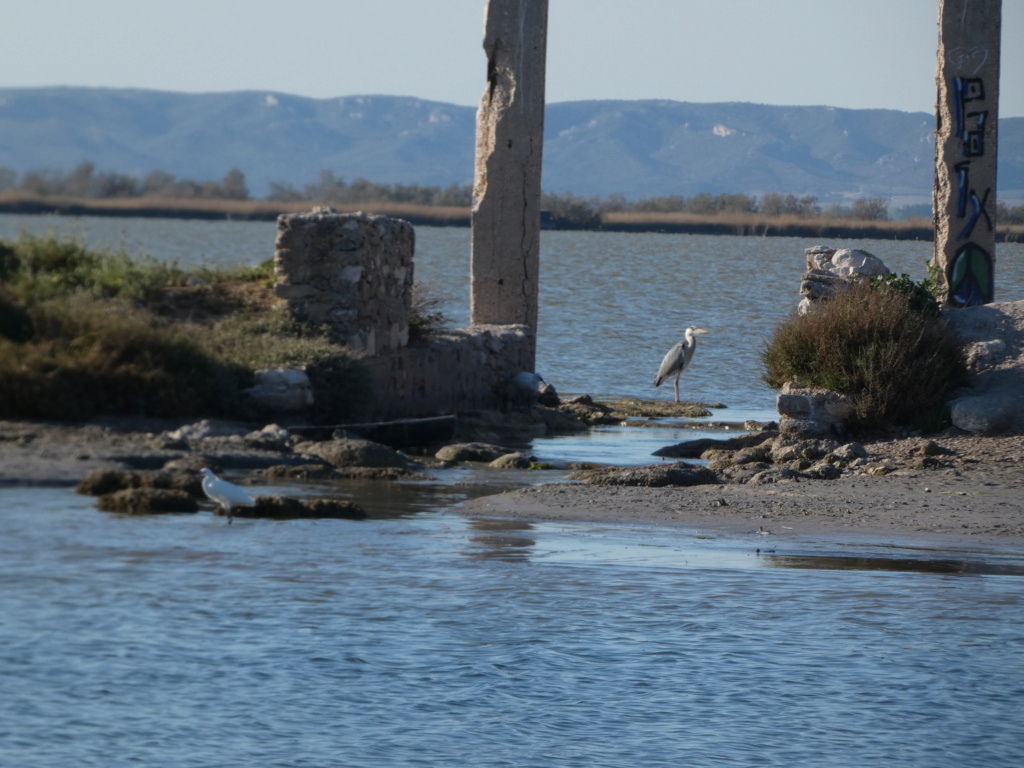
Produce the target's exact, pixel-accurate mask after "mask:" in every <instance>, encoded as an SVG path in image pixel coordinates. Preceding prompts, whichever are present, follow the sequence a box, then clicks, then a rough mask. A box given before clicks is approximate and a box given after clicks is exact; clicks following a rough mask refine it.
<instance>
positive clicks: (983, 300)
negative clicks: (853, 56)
mask: <svg viewBox="0 0 1024 768" xmlns="http://www.w3.org/2000/svg"><path fill="white" fill-rule="evenodd" d="M1001 10H1002V8H1001V0H939V50H938V73H937V75H936V82H937V85H938V101H937V103H936V121H937V128H936V133H935V189H934V193H933V194H934V201H933V202H934V205H933V209H934V215H935V256H934V259H933V263H934V264H935V265H936V266H938V267H940V268H941V269H942V272H943V274H944V275H945V277H946V285H947V288H948V294H947V297H946V304H947V306H951V307H966V306H973V305H976V304H988V303H989V302H991V301H993V300H994V298H995V288H994V277H993V275H994V270H995V262H996V255H995V253H996V251H995V211H996V129H997V124H998V118H999V109H998V107H999V35H1000V25H1001Z"/></svg>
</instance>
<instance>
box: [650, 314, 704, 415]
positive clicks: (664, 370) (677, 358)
mask: <svg viewBox="0 0 1024 768" xmlns="http://www.w3.org/2000/svg"><path fill="white" fill-rule="evenodd" d="M695 333H707V331H705V330H704V329H703V328H687V329H686V338H685V339H683V340H682V341H680V342H679V343H678V344H676V345H675V346H674V347H672V349H670V350H669V351H668V354H667V355H665V359H664V360H662V361H661V368H659V369H658V376H657V378H655V379H654V386H656V387H660V386H661V383H662V382H663V381H665V380H666V379H667V378H668V377H669V376H675V377H676V381H675V385H676V402H677V403H678V402H679V375H680V374H681V373H682V372H683V371H685V370H686V367H687V366H688V365H689V364H690V360H692V359H693V350H694V349H696V348H697V340H696V339H695V338H693V334H695Z"/></svg>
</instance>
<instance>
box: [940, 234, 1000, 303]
mask: <svg viewBox="0 0 1024 768" xmlns="http://www.w3.org/2000/svg"><path fill="white" fill-rule="evenodd" d="M946 277H947V279H948V284H949V295H948V297H947V298H948V301H949V303H950V304H952V305H954V306H957V307H973V306H975V305H976V304H988V303H990V302H991V301H992V294H993V291H994V286H993V282H994V281H993V277H992V257H991V256H989V254H988V251H986V250H985V249H984V248H982V247H981V246H980V245H978V244H977V243H971V242H969V243H966V244H964V245H962V246H960V247H959V248H958V249H957V252H956V256H954V257H953V260H952V261H951V262H950V263H949V274H948V275H947V276H946Z"/></svg>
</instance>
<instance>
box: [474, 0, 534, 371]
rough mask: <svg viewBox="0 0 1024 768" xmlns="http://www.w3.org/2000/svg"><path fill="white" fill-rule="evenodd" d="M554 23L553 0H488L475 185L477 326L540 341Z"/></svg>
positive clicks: (475, 296) (475, 305)
mask: <svg viewBox="0 0 1024 768" xmlns="http://www.w3.org/2000/svg"><path fill="white" fill-rule="evenodd" d="M547 20H548V3H547V0H488V3H487V15H486V20H485V23H484V51H485V53H486V54H487V90H486V91H485V93H484V95H483V99H482V100H481V102H480V109H479V111H478V112H477V127H476V176H475V179H474V182H473V216H472V219H473V234H472V257H471V263H472V267H471V269H472V281H471V285H472V296H471V301H470V314H471V321H472V323H473V324H474V325H525V326H527V328H528V329H529V333H530V335H531V337H532V338H533V339H534V340H535V339H536V335H537V277H538V271H539V266H540V194H541V188H540V175H541V156H542V151H543V146H544V66H545V57H546V49H547ZM533 345H534V346H533V349H534V353H535V341H534V342H533ZM530 370H532V365H531V367H530Z"/></svg>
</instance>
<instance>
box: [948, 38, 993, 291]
mask: <svg viewBox="0 0 1024 768" xmlns="http://www.w3.org/2000/svg"><path fill="white" fill-rule="evenodd" d="M954 53H956V52H955V51H954ZM951 55H952V54H951ZM970 60H971V61H972V62H978V61H980V62H981V63H984V57H980V58H979V56H978V54H975V55H974V56H973V57H971V58H970ZM979 67H980V64H979ZM974 72H977V68H975V69H974ZM952 94H953V99H954V104H953V107H954V115H955V116H956V136H957V138H958V139H959V140H960V145H961V149H962V154H963V157H964V159H963V160H962V161H961V162H959V163H957V164H956V166H955V168H956V180H957V210H956V215H957V219H958V223H957V226H959V227H960V229H959V232H958V233H957V236H956V240H957V243H958V246H957V251H956V256H955V257H954V258H953V259H951V260H950V261H949V263H948V266H947V271H946V284H947V285H948V286H949V293H948V296H947V300H948V302H949V303H950V304H952V305H954V306H958V307H969V306H974V305H976V304H988V303H989V302H991V301H992V298H993V294H994V285H993V279H992V255H991V254H990V253H989V252H988V251H987V250H986V249H985V248H984V247H982V246H981V245H979V244H978V243H976V242H974V241H973V240H971V237H972V235H973V234H974V232H975V229H976V227H977V226H978V224H980V223H982V222H983V223H984V226H985V227H986V228H987V230H988V231H989V232H991V231H992V217H991V216H990V215H989V212H988V204H989V196H990V195H991V193H992V190H991V189H987V188H986V189H983V190H981V192H980V193H979V191H978V190H977V189H976V188H975V187H974V186H972V185H971V162H972V160H973V159H975V158H982V157H984V156H985V153H986V149H987V148H986V146H985V128H986V124H987V121H988V116H989V111H988V109H986V102H985V82H984V80H982V78H980V77H954V78H953V88H952Z"/></svg>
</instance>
